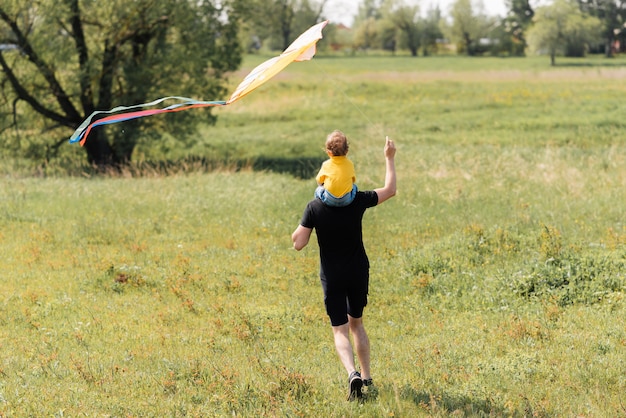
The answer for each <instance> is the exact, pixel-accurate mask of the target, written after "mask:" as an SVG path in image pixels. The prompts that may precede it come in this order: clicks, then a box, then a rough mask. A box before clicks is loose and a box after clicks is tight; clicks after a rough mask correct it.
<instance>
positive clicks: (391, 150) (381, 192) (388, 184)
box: [374, 137, 396, 205]
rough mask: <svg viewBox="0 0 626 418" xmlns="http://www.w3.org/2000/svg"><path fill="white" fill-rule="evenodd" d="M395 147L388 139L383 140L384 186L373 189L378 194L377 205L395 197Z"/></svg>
mask: <svg viewBox="0 0 626 418" xmlns="http://www.w3.org/2000/svg"><path fill="white" fill-rule="evenodd" d="M395 156H396V145H395V144H394V143H393V141H392V140H391V139H389V137H386V138H385V186H384V187H383V188H380V189H374V191H375V192H376V194H378V204H379V205H380V204H381V203H383V202H384V201H385V200H387V199H389V198H391V197H393V196H395V195H396V163H395Z"/></svg>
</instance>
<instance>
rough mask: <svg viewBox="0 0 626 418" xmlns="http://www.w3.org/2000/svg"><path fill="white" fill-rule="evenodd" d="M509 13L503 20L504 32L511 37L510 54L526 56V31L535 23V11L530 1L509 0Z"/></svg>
mask: <svg viewBox="0 0 626 418" xmlns="http://www.w3.org/2000/svg"><path fill="white" fill-rule="evenodd" d="M507 9H508V13H507V15H506V17H505V18H504V19H503V26H504V31H505V32H506V33H508V34H509V36H510V47H509V50H510V53H511V54H512V55H524V51H525V50H526V47H527V42H526V31H527V30H528V28H529V27H530V25H531V24H532V21H533V16H534V15H535V11H534V10H533V8H532V7H531V6H530V2H529V0H507Z"/></svg>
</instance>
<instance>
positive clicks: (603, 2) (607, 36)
mask: <svg viewBox="0 0 626 418" xmlns="http://www.w3.org/2000/svg"><path fill="white" fill-rule="evenodd" d="M579 4H580V8H581V10H582V11H583V12H585V13H588V14H589V15H591V16H595V17H597V18H598V19H599V20H600V22H601V24H602V28H601V34H600V36H601V37H602V41H603V45H602V49H603V50H604V53H605V55H606V56H607V57H612V56H613V49H614V42H615V41H616V40H618V39H621V41H622V42H623V41H624V39H625V38H626V30H625V29H626V28H625V27H624V22H626V3H625V2H623V1H621V0H579Z"/></svg>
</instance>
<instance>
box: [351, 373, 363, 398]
mask: <svg viewBox="0 0 626 418" xmlns="http://www.w3.org/2000/svg"><path fill="white" fill-rule="evenodd" d="M362 387H363V380H361V374H360V373H359V372H352V373H350V377H349V378H348V400H349V401H354V400H355V399H361V398H362V397H363V392H361V388H362Z"/></svg>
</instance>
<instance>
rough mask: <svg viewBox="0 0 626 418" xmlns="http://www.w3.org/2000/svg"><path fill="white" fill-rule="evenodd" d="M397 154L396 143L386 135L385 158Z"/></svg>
mask: <svg viewBox="0 0 626 418" xmlns="http://www.w3.org/2000/svg"><path fill="white" fill-rule="evenodd" d="M395 155H396V144H394V143H393V141H392V140H391V139H389V137H388V136H386V137H385V158H393V157H395Z"/></svg>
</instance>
